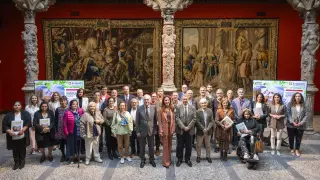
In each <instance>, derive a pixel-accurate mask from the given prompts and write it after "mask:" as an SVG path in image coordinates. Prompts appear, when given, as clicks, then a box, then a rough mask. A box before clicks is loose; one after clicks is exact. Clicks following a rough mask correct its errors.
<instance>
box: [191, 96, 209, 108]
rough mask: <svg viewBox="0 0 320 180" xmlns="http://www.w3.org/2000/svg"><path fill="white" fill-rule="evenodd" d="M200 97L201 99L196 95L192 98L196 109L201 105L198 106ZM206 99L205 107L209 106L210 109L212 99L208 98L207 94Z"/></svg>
mask: <svg viewBox="0 0 320 180" xmlns="http://www.w3.org/2000/svg"><path fill="white" fill-rule="evenodd" d="M200 99H201V97H200V96H198V97H196V98H195V99H194V104H195V108H196V110H198V109H200V108H201V106H200ZM206 99H207V101H208V106H207V107H208V108H210V109H212V99H210V98H209V97H208V96H206Z"/></svg>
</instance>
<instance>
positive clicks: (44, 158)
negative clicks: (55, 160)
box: [40, 155, 46, 163]
mask: <svg viewBox="0 0 320 180" xmlns="http://www.w3.org/2000/svg"><path fill="white" fill-rule="evenodd" d="M45 160H46V157H45V156H43V155H42V156H41V158H40V163H43V162H44V161H45Z"/></svg>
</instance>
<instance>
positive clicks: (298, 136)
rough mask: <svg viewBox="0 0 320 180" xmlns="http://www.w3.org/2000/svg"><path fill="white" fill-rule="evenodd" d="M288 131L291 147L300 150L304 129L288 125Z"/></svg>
mask: <svg viewBox="0 0 320 180" xmlns="http://www.w3.org/2000/svg"><path fill="white" fill-rule="evenodd" d="M287 131H288V137H289V147H290V149H294V148H295V149H296V150H299V149H300V145H301V140H302V136H303V132H304V130H301V129H297V128H289V127H287ZM294 140H296V143H295V145H294Z"/></svg>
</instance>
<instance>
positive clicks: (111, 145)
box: [105, 126, 118, 154]
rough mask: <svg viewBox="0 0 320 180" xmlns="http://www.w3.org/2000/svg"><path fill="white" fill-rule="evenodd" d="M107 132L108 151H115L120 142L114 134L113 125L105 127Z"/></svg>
mask: <svg viewBox="0 0 320 180" xmlns="http://www.w3.org/2000/svg"><path fill="white" fill-rule="evenodd" d="M105 131H106V132H105V133H106V142H107V151H108V154H110V153H114V152H116V151H117V147H118V142H117V139H116V138H115V137H113V136H112V132H111V127H110V126H107V127H106V128H105Z"/></svg>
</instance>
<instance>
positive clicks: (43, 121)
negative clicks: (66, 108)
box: [40, 118, 50, 127]
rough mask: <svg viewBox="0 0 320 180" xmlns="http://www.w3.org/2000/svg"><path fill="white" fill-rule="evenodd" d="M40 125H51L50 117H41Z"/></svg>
mask: <svg viewBox="0 0 320 180" xmlns="http://www.w3.org/2000/svg"><path fill="white" fill-rule="evenodd" d="M40 126H42V127H49V126H50V119H49V118H46V119H40Z"/></svg>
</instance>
